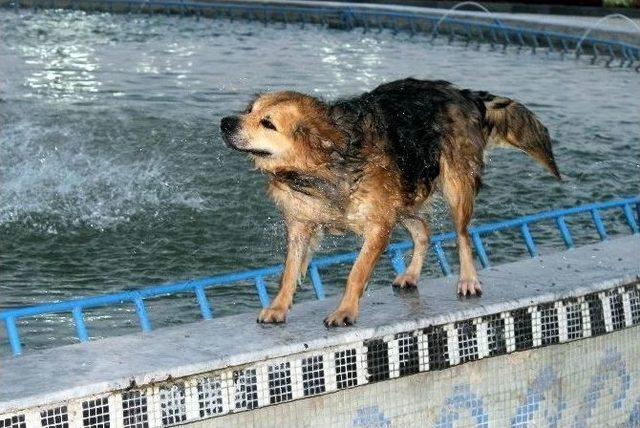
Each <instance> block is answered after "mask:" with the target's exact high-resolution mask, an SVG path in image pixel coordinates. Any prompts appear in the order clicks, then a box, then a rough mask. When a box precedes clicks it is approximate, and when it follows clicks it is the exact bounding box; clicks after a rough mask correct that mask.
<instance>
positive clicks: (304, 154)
mask: <svg viewBox="0 0 640 428" xmlns="http://www.w3.org/2000/svg"><path fill="white" fill-rule="evenodd" d="M220 129H221V131H222V137H223V139H224V141H225V143H226V144H227V146H229V147H231V148H232V149H235V150H239V151H242V152H246V153H248V154H249V155H250V157H251V158H252V159H253V161H254V162H255V164H256V167H258V168H259V169H262V170H266V171H275V170H278V169H285V168H302V167H309V166H313V165H314V164H315V163H317V162H322V160H323V158H326V156H328V155H330V154H331V153H332V152H333V151H336V150H339V146H341V145H342V144H344V141H345V136H344V135H343V134H342V133H341V132H340V131H339V130H338V129H337V128H336V127H335V126H334V125H333V123H332V122H331V120H330V119H329V116H328V114H327V107H326V105H325V104H324V103H323V102H321V101H319V100H317V99H316V98H313V97H310V96H308V95H303V94H300V93H297V92H277V93H271V94H264V95H260V96H259V97H257V98H256V99H255V101H253V102H252V103H251V104H249V107H248V108H247V109H246V110H245V111H244V112H243V113H242V114H240V115H238V116H228V117H225V118H223V119H222V121H221V122H220Z"/></svg>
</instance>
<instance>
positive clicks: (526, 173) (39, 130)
mask: <svg viewBox="0 0 640 428" xmlns="http://www.w3.org/2000/svg"><path fill="white" fill-rule="evenodd" d="M0 34H2V37H1V38H0V269H1V270H0V309H1V308H7V307H14V306H24V305H30V304H35V303H41V302H50V301H54V300H59V299H69V298H73V297H79V296H89V295H95V294H100V293H109V292H116V291H121V290H125V289H131V288H135V287H139V286H142V285H149V284H154V283H159V282H167V281H174V280H180V279H186V278H193V277H200V276H209V275H213V274H219V273H224V272H228V271H235V270H242V269H248V268H255V267H261V266H265V265H270V264H275V263H279V262H281V261H282V259H283V253H284V248H283V243H284V232H283V223H282V221H281V219H280V216H279V214H278V213H277V211H276V210H275V209H274V206H273V205H272V203H271V202H270V201H269V200H268V199H267V197H266V195H265V193H264V189H265V183H266V180H265V178H264V177H263V176H262V175H260V174H259V173H257V172H256V171H253V170H252V166H251V164H250V162H249V161H248V160H247V159H246V158H245V157H244V156H242V155H240V154H238V153H236V152H232V151H230V150H228V149H226V148H225V146H224V144H223V143H222V140H221V138H220V134H219V131H218V122H219V120H220V118H221V117H223V116H224V115H227V114H229V113H230V112H233V111H236V110H239V109H241V108H243V107H244V106H245V105H246V103H247V102H248V100H249V99H250V98H251V96H252V95H253V94H255V93H257V92H263V91H273V90H281V89H294V90H299V91H304V92H308V93H311V94H315V95H317V96H320V97H324V98H327V99H333V98H335V97H339V96H346V95H349V94H356V93H359V92H361V91H364V90H368V89H371V88H373V87H375V86H376V85H378V84H380V83H381V82H384V81H388V80H392V79H396V78H402V77H406V76H414V77H419V78H429V79H446V80H449V81H452V82H454V83H455V84H457V85H459V86H461V87H469V88H474V89H483V90H488V91H491V92H494V93H496V94H500V95H505V96H509V97H513V98H516V99H518V100H520V101H522V102H524V103H525V104H527V105H528V106H529V107H530V108H531V109H532V110H534V111H535V112H536V113H537V114H538V115H539V116H540V118H541V119H542V121H543V122H544V123H545V124H546V125H547V126H548V128H549V129H550V132H551V134H552V136H553V137H554V139H555V146H554V151H555V154H556V160H557V162H558V165H559V167H560V170H561V172H562V173H563V176H564V178H565V180H564V181H563V182H557V181H555V180H554V179H553V178H552V177H551V175H550V174H548V173H547V172H545V171H543V170H542V169H541V168H540V167H539V166H538V165H537V164H535V163H534V162H533V161H532V160H531V159H529V158H527V157H526V156H524V155H523V154H520V153H517V152H513V151H511V152H510V151H505V150H502V151H494V152H492V153H491V154H490V157H489V158H488V162H487V168H486V172H485V176H484V177H485V179H484V181H485V186H484V188H483V190H482V191H481V193H480V195H479V197H478V199H477V209H476V213H475V222H476V223H483V222H491V221H498V220H502V219H507V218H513V217H517V216H520V215H524V214H528V213H533V212H536V211H540V210H546V209H552V208H559V207H566V206H573V205H575V204H580V203H587V202H592V201H597V200H607V199H612V198H616V197H622V196H628V195H633V194H637V193H638V191H639V190H640V150H639V147H638V146H639V144H640V143H639V140H640V138H639V136H640V124H639V122H638V117H639V113H640V96H638V94H640V78H639V77H638V74H637V73H635V72H633V71H631V70H629V69H626V68H610V69H605V68H602V67H598V66H592V65H590V64H589V63H588V62H586V61H584V62H583V61H576V60H573V59H565V60H561V59H560V58H557V57H555V56H553V55H551V56H546V55H544V54H538V55H531V54H530V53H525V52H522V53H519V54H518V53H516V52H515V51H510V50H507V51H506V52H502V51H501V50H496V51H491V50H490V49H489V48H488V47H482V48H481V49H480V50H475V49H472V48H465V47H464V46H458V45H455V44H453V45H448V44H446V43H444V42H436V43H431V42H430V41H429V40H428V39H427V38H422V37H409V36H408V35H402V34H398V35H393V34H391V33H390V32H386V31H383V32H381V33H376V32H373V33H363V32H362V31H360V30H355V31H340V30H330V29H325V28H321V27H315V26H307V27H306V28H300V27H299V26H297V25H291V26H288V27H286V28H285V27H284V26H283V25H280V24H278V25H274V26H265V25H263V24H261V23H250V22H238V21H235V22H230V21H225V20H207V19H202V20H199V21H198V20H196V19H195V18H193V19H192V18H179V17H165V16H142V15H110V14H85V13H83V12H70V11H42V12H36V13H32V12H28V11H21V12H20V14H18V15H17V14H15V13H14V12H12V11H9V10H0ZM431 217H432V218H431V223H432V226H433V228H434V231H435V232H436V233H437V232H442V231H446V230H450V228H451V227H450V222H449V220H448V216H447V212H446V209H445V208H444V207H443V204H442V202H441V201H437V202H436V204H435V206H434V208H433V210H432V215H431ZM605 217H606V216H605ZM611 219H612V220H614V221H615V222H614V224H615V225H614V226H612V229H611V230H610V232H612V233H613V232H623V231H624V225H623V221H622V220H621V219H620V218H619V216H614V217H612V218H611ZM570 227H571V228H572V232H573V233H574V235H575V237H576V240H577V241H578V242H577V244H582V243H587V242H592V241H593V240H594V239H595V237H596V233H595V230H594V229H593V227H592V226H591V225H590V223H589V219H588V217H585V218H583V219H579V220H578V221H574V222H573V223H571V224H570ZM533 234H534V236H535V237H541V238H543V240H544V243H546V244H542V245H541V247H542V251H543V252H544V251H546V250H548V251H552V248H555V250H557V249H558V248H559V247H558V246H557V244H559V243H560V242H561V241H560V239H559V237H558V234H557V233H556V232H555V231H554V228H553V224H551V223H549V224H545V225H542V226H540V227H539V228H537V229H534V230H533ZM405 237H406V235H405V234H404V233H403V232H402V231H398V232H397V239H402V238H405ZM514 237H515V235H514V234H510V233H506V234H500V235H496V236H495V237H493V238H491V239H489V240H488V241H487V245H488V248H489V252H490V254H493V255H495V256H494V257H493V258H492V261H494V262H500V261H508V260H512V259H515V258H519V257H523V256H524V254H525V249H524V245H520V244H518V245H514V244H513V242H516V241H514V239H515V238H514ZM541 242H542V241H541ZM357 244H358V243H357V240H355V239H354V238H352V237H346V238H329V239H327V240H326V241H325V243H324V245H323V248H322V252H324V253H332V252H337V251H345V250H349V251H351V250H354V249H355V248H356V247H357ZM554 245H555V247H554ZM547 247H548V248H547ZM449 251H450V254H451V255H454V254H455V252H454V251H453V248H449ZM451 261H452V264H453V262H454V261H455V259H453V258H452V259H451ZM426 270H427V272H426V273H427V274H429V275H437V274H439V272H438V269H437V266H436V264H435V263H434V261H433V259H430V260H429V261H428V263H427V267H426ZM347 271H348V267H341V268H338V269H332V270H331V271H329V272H323V274H325V275H326V276H324V279H325V284H326V286H327V293H328V294H329V295H334V294H337V293H340V292H341V290H342V286H343V282H344V278H345V276H346V273H347ZM391 280H392V272H391V268H390V263H389V262H388V261H387V260H383V261H381V263H380V265H379V267H378V268H377V270H376V274H375V278H374V280H373V281H372V285H371V288H375V287H383V286H389V284H390V283H391ZM276 283H277V281H276V280H275V279H274V280H273V281H271V282H270V284H269V287H270V291H271V292H275V289H276ZM427 284H428V283H427ZM427 286H428V285H427ZM311 296H312V291H311V287H310V285H309V284H308V283H306V284H305V285H303V286H302V288H301V290H300V293H299V298H301V299H302V298H310V297H311ZM209 297H210V300H211V304H212V307H213V311H214V315H225V314H231V313H237V312H241V311H247V310H256V309H257V308H258V307H259V301H258V298H257V295H256V293H255V290H254V288H253V285H252V284H240V285H238V286H235V287H231V288H227V289H220V290H215V291H211V292H210V293H209ZM452 298H453V290H452ZM149 313H150V316H151V319H152V322H153V324H154V327H159V326H162V325H170V324H175V323H180V322H185V321H193V320H195V319H198V312H197V305H195V304H194V299H193V298H192V297H185V298H172V299H171V302H167V300H163V301H162V300H161V301H157V302H151V303H150V306H149ZM320 321H321V320H318V322H320ZM87 324H88V327H89V331H90V334H91V336H92V337H100V336H105V335H113V334H121V333H124V332H130V331H134V329H135V328H136V327H135V324H136V320H135V313H134V312H132V308H131V307H128V306H123V307H121V308H119V309H118V310H117V311H115V312H114V311H113V310H110V311H106V310H97V311H91V312H89V313H88V316H87ZM20 329H21V331H22V332H23V337H24V338H25V345H26V346H27V347H42V346H46V345H47V344H48V343H51V342H52V341H53V340H54V339H55V340H56V343H57V344H59V343H69V342H72V341H73V340H74V339H73V338H72V337H71V336H72V335H73V327H72V322H71V320H70V317H68V316H62V315H54V316H47V317H42V318H39V319H37V320H27V321H22V322H21V324H20ZM0 331H2V329H0ZM25 333H26V334H25ZM2 334H4V331H2V332H0V335H2Z"/></svg>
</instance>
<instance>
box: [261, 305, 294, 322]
mask: <svg viewBox="0 0 640 428" xmlns="http://www.w3.org/2000/svg"><path fill="white" fill-rule="evenodd" d="M286 319H287V310H286V309H280V308H266V309H263V310H262V311H260V315H258V320H257V321H258V322H259V323H262V324H275V323H283V322H285V321H286Z"/></svg>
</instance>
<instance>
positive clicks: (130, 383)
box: [0, 235, 640, 413]
mask: <svg viewBox="0 0 640 428" xmlns="http://www.w3.org/2000/svg"><path fill="white" fill-rule="evenodd" d="M638 253H640V236H639V235H631V236H628V237H623V238H617V239H610V240H606V241H604V242H601V243H597V244H593V245H587V246H584V247H580V248H577V249H572V250H567V251H563V252H559V253H554V254H550V255H543V256H540V257H536V258H532V259H528V260H524V261H519V262H514V263H508V264H504V265H499V266H496V267H492V268H489V269H486V270H483V271H481V272H480V279H481V281H482V282H483V284H484V289H485V294H484V295H483V297H482V298H481V299H475V298H474V299H466V300H458V299H456V298H455V291H454V290H455V282H456V278H455V277H454V276H450V277H444V278H437V279H428V280H427V281H422V283H421V284H420V287H419V290H418V291H417V292H413V293H412V292H408V293H407V292H405V293H398V292H394V290H392V288H391V287H388V288H385V289H381V290H376V291H372V292H370V293H367V296H365V298H364V299H363V301H362V304H361V313H360V319H359V321H358V323H357V324H356V325H355V326H353V327H349V328H341V329H334V330H327V329H326V328H325V327H324V326H323V325H322V319H323V317H324V316H325V315H326V314H327V313H329V312H330V311H331V310H332V309H333V308H334V307H335V305H336V302H337V298H331V299H327V300H323V301H307V302H303V303H300V304H297V305H294V307H293V308H292V310H291V312H290V314H289V317H288V323H287V324H284V325H276V326H263V325H259V324H256V323H255V316H256V314H255V313H245V314H240V315H235V316H229V317H223V318H218V319H214V320H209V321H201V322H197V323H192V324H186V325H182V326H178V327H171V328H164V329H159V330H155V331H153V332H150V333H144V334H142V333H139V334H132V335H126V336H119V337H112V338H107V339H103V340H100V341H95V342H90V343H84V344H76V345H68V346H64V347H58V348H52V349H48V350H44V351H37V352H33V353H31V354H29V355H25V356H20V357H11V358H3V359H0V413H8V412H13V411H17V410H20V409H24V408H27V407H34V406H40V405H45V404H51V403H55V402H60V401H64V400H69V399H75V398H79V397H85V396H90V395H93V394H99V393H103V392H104V391H107V390H111V391H112V390H124V389H127V388H131V387H135V386H137V385H147V384H154V383H161V382H166V381H169V380H171V379H175V378H180V377H184V376H189V375H194V374H198V373H202V372H211V371H215V370H220V369H223V368H229V367H236V366H242V365H245V364H250V363H252V362H257V361H263V360H268V359H273V358H278V357H282V356H289V355H293V354H300V353H306V352H311V351H314V350H319V349H323V348H327V347H334V346H339V345H344V344H346V343H351V342H357V341H363V340H366V339H369V338H373V337H379V336H384V335H390V334H395V333H398V332H403V331H408V330H415V329H421V328H426V327H429V326H435V325H439V324H446V323H453V322H456V321H462V320H468V319H470V318H474V317H478V316H483V315H487V314H494V313H498V312H503V311H509V310H514V309H518V308H523V307H529V306H532V305H539V304H543V303H549V302H553V301H557V300H559V299H568V298H572V297H576V296H581V295H584V294H588V293H594V292H598V291H602V290H607V289H611V288H614V287H617V286H618V285H622V284H628V283H632V282H635V281H638V279H639V278H640V263H639V262H638V260H637V257H634V256H633V254H638ZM425 282H426V284H425ZM550 288H553V290H550ZM382 307H384V310H380V309H381V308H382ZM427 313H428V315H426V314H427ZM239 326H242V327H243V329H242V335H241V336H240V337H239V335H238V327H239Z"/></svg>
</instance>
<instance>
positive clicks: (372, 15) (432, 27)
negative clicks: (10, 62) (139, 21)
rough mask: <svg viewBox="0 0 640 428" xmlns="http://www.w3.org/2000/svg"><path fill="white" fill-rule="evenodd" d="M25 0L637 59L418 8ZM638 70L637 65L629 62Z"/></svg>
mask: <svg viewBox="0 0 640 428" xmlns="http://www.w3.org/2000/svg"><path fill="white" fill-rule="evenodd" d="M28 5H31V6H32V7H33V8H37V7H48V8H55V7H59V8H71V9H90V10H95V9H99V10H106V11H110V12H113V11H116V10H117V11H125V12H137V13H143V12H148V13H153V12H164V13H166V14H170V13H175V14H180V15H181V16H185V15H189V14H191V15H195V16H196V17H198V18H200V17H201V16H204V15H205V14H206V15H207V16H212V17H215V18H228V19H247V20H254V21H260V22H264V23H265V24H268V23H272V22H282V23H285V24H290V23H299V24H301V25H305V24H307V23H317V24H322V25H331V26H333V27H341V28H346V29H353V28H356V27H359V28H363V29H364V30H365V31H367V30H370V29H371V28H374V27H377V28H378V29H379V30H382V29H391V30H392V31H394V32H397V31H400V30H403V31H408V32H409V33H410V34H416V33H420V32H422V33H425V34H430V35H431V37H433V38H436V37H438V36H441V35H446V36H448V37H449V40H453V39H454V38H455V37H461V38H463V39H466V41H467V44H468V43H470V41H471V40H472V39H475V40H477V41H478V43H481V42H486V43H489V44H490V45H491V46H492V47H495V46H496V45H502V46H503V49H506V48H507V46H516V47H517V48H518V50H521V49H522V48H525V47H528V48H530V49H531V52H532V53H535V52H536V49H539V48H545V49H546V52H556V53H559V54H560V55H562V56H564V55H566V54H569V53H570V52H573V53H574V54H575V56H576V57H578V58H579V57H580V56H582V55H590V56H591V58H592V62H595V61H596V60H598V59H599V58H601V57H606V58H608V59H607V60H606V61H605V64H606V65H607V66H609V65H610V64H611V63H612V62H613V61H614V60H619V61H620V64H619V65H620V66H621V67H623V66H628V67H632V66H633V65H634V64H635V63H636V62H640V46H635V45H632V44H629V43H624V42H620V41H612V40H602V39H598V38H593V37H588V38H585V39H584V40H582V41H581V37H578V36H574V35H570V34H563V33H559V32H554V31H546V30H539V29H534V28H518V27H512V26H508V25H504V24H502V22H500V21H498V20H494V22H482V21H477V20H476V21H473V20H465V19H460V18H452V17H446V18H445V19H442V18H441V16H439V15H428V14H426V13H422V12H414V11H400V10H390V9H367V8H366V7H363V8H356V7H350V6H343V7H340V6H327V7H325V6H318V5H313V6H304V5H290V4H273V3H272V4H268V3H249V2H245V3H242V2H238V3H220V2H198V1H169V0H0V6H5V7H6V6H9V7H14V8H15V9H16V10H18V9H19V8H20V7H22V6H28ZM635 70H636V71H640V65H638V66H636V67H635Z"/></svg>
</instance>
